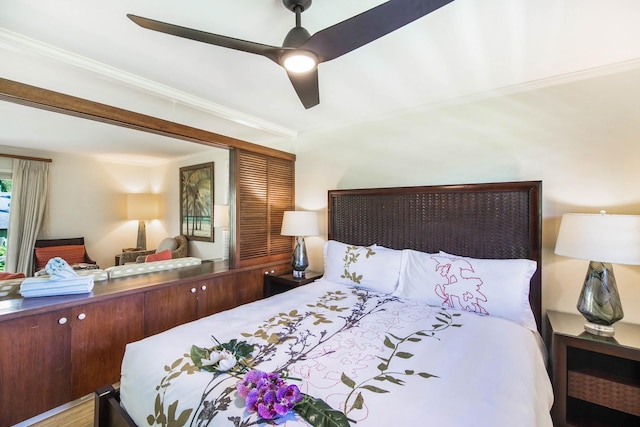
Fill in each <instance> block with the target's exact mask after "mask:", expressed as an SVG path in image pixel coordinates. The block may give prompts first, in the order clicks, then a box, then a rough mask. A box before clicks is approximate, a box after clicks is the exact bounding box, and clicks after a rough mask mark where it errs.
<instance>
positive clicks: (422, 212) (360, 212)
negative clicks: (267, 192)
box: [328, 181, 542, 330]
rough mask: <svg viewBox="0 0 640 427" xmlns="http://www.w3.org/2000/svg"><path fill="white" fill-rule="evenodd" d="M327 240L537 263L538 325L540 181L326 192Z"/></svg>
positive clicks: (536, 308) (537, 310) (534, 304)
mask: <svg viewBox="0 0 640 427" xmlns="http://www.w3.org/2000/svg"><path fill="white" fill-rule="evenodd" d="M328 222H329V230H328V231H329V234H328V237H329V239H330V240H337V241H340V242H344V243H350V244H354V245H372V244H378V245H382V246H386V247H389V248H393V249H415V250H418V251H422V252H429V253H433V252H438V251H445V252H448V253H451V254H455V255H464V256H469V257H474V258H495V259H508V258H527V259H532V260H534V261H536V262H537V263H538V269H537V271H536V273H535V275H534V276H533V278H532V279H531V288H530V292H529V301H530V303H531V308H532V310H533V313H534V315H535V317H536V322H537V324H538V330H540V329H541V316H542V294H541V267H542V259H541V256H542V255H541V246H542V237H541V230H542V182H541V181H523V182H504V183H491V184H465V185H437V186H423V187H397V188H369V189H360V190H331V191H329V204H328Z"/></svg>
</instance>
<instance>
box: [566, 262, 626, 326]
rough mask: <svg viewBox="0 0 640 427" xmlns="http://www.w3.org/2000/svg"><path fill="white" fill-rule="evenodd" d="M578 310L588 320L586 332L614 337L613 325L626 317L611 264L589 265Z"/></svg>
mask: <svg viewBox="0 0 640 427" xmlns="http://www.w3.org/2000/svg"><path fill="white" fill-rule="evenodd" d="M577 308H578V311H579V312H580V313H581V314H582V315H583V316H584V317H585V319H586V320H587V323H586V324H585V325H584V330H585V331H587V332H589V333H590V334H593V335H599V336H604V337H611V336H613V333H614V329H613V324H614V323H616V322H617V321H619V320H620V319H622V318H623V317H624V312H623V311H622V303H621V302H620V295H619V294H618V288H617V286H616V278H615V276H614V275H613V268H612V267H611V264H609V263H602V262H595V261H591V262H590V263H589V269H588V270H587V275H586V277H585V279H584V285H583V286H582V292H581V293H580V299H579V300H578V306H577Z"/></svg>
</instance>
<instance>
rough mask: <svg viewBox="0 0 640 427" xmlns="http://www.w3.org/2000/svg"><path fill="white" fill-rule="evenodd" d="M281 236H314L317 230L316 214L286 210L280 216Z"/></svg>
mask: <svg viewBox="0 0 640 427" xmlns="http://www.w3.org/2000/svg"><path fill="white" fill-rule="evenodd" d="M280 234H282V235H283V236H316V235H318V234H320V231H319V230H318V214H317V213H316V212H309V211H286V212H285V213H284V217H283V218H282V230H281V231H280Z"/></svg>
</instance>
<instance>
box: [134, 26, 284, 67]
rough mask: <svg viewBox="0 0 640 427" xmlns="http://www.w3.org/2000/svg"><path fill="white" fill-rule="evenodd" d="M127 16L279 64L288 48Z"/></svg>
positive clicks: (155, 28)
mask: <svg viewBox="0 0 640 427" xmlns="http://www.w3.org/2000/svg"><path fill="white" fill-rule="evenodd" d="M127 17H128V18H129V19H131V20H132V21H133V22H135V23H136V24H138V25H139V26H141V27H143V28H146V29H148V30H154V31H158V32H161V33H165V34H171V35H173V36H178V37H182V38H185V39H191V40H195V41H199V42H203V43H208V44H212V45H215V46H221V47H226V48H229V49H235V50H240V51H242V52H248V53H255V54H257V55H262V56H265V57H267V58H269V59H271V60H272V61H274V62H275V63H278V64H279V60H280V57H281V56H282V54H283V52H284V51H285V50H286V49H283V48H281V47H277V46H270V45H266V44H261V43H255V42H250V41H247V40H240V39H236V38H233V37H227V36H221V35H219V34H212V33H207V32H205V31H200V30H194V29H192V28H186V27H181V26H179V25H174V24H168V23H166V22H161V21H156V20H153V19H149V18H143V17H142V16H137V15H131V14H127Z"/></svg>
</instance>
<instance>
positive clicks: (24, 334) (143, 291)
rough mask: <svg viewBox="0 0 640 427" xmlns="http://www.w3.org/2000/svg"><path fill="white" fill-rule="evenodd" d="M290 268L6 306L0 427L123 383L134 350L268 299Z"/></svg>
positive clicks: (101, 288)
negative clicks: (268, 277) (269, 285)
mask: <svg viewBox="0 0 640 427" xmlns="http://www.w3.org/2000/svg"><path fill="white" fill-rule="evenodd" d="M290 271H291V266H290V265H289V262H288V261H287V262H276V263H267V264H262V265H258V266H252V267H247V268H238V269H229V268H228V265H227V264H226V263H222V262H220V263H218V262H204V263H203V264H202V265H200V266H193V267H184V268H181V269H176V270H171V271H166V272H161V273H150V274H143V275H139V276H133V277H128V278H122V279H114V280H107V281H104V282H96V284H95V287H94V291H93V293H92V294H91V295H81V296H60V297H43V298H31V299H23V298H21V297H18V298H4V299H0V349H1V350H0V427H5V426H10V425H13V424H15V423H17V422H20V421H23V420H25V419H28V418H31V417H33V416H35V415H37V414H40V413H42V412H46V411H48V410H50V409H52V408H55V407H56V406H59V405H61V404H64V403H67V402H70V401H72V400H74V399H77V398H79V397H82V396H84V395H86V394H88V393H91V392H93V391H95V390H96V389H98V388H100V387H103V386H105V385H109V384H113V383H116V382H118V381H119V377H120V364H121V361H122V357H123V355H124V349H125V346H126V344H127V343H130V342H133V341H137V340H140V339H142V338H144V337H146V336H149V335H153V334H156V333H159V332H162V331H164V330H167V329H170V328H172V327H174V326H177V325H180V324H182V323H186V322H189V321H192V320H196V319H198V318H201V317H204V316H208V315H210V314H213V313H217V312H219V311H223V310H226V309H230V308H233V307H236V306H238V305H241V304H245V303H248V302H251V301H255V300H257V299H260V298H262V297H263V286H264V275H265V274H266V273H269V274H283V273H287V272H290Z"/></svg>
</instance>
